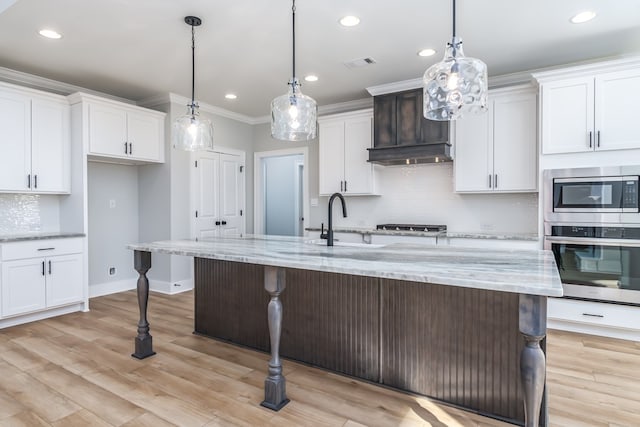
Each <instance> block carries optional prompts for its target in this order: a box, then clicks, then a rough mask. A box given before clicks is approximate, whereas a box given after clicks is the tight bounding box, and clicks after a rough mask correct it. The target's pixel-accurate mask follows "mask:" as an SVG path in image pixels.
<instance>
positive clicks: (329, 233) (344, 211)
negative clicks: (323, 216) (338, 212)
mask: <svg viewBox="0 0 640 427" xmlns="http://www.w3.org/2000/svg"><path fill="white" fill-rule="evenodd" d="M336 197H337V198H339V199H340V203H341V204H342V216H343V217H345V218H346V217H347V204H346V202H345V201H344V197H343V196H342V194H340V193H333V194H332V195H331V197H329V225H328V227H327V246H333V201H334V200H335V199H336Z"/></svg>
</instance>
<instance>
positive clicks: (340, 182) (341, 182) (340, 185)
mask: <svg viewBox="0 0 640 427" xmlns="http://www.w3.org/2000/svg"><path fill="white" fill-rule="evenodd" d="M340 191H344V190H343V189H342V181H340Z"/></svg>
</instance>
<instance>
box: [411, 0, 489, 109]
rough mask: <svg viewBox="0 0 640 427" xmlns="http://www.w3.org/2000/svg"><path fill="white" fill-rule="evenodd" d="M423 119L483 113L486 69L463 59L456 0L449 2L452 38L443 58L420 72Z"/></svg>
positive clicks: (485, 97) (469, 59) (481, 63)
mask: <svg viewBox="0 0 640 427" xmlns="http://www.w3.org/2000/svg"><path fill="white" fill-rule="evenodd" d="M423 81H424V97H423V99H424V117H425V118H427V119H430V120H440V121H444V120H455V119H457V118H460V117H462V115H463V114H464V113H466V112H471V113H480V112H485V111H487V92H488V89H487V66H486V64H485V63H484V62H482V61H481V60H479V59H476V58H469V57H466V56H464V53H463V51H462V39H460V38H459V37H457V36H456V0H453V37H452V38H451V43H447V48H446V50H445V54H444V58H443V60H442V61H441V62H438V63H437V64H434V65H432V66H431V67H429V69H428V70H427V71H426V72H425V73H424V78H423Z"/></svg>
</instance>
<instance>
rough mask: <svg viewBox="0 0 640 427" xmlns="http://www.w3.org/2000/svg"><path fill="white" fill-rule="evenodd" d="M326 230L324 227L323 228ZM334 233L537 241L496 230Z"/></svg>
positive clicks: (347, 230) (358, 230)
mask: <svg viewBox="0 0 640 427" xmlns="http://www.w3.org/2000/svg"><path fill="white" fill-rule="evenodd" d="M305 230H307V231H320V228H319V227H308V228H305ZM325 230H326V229H325ZM333 232H334V233H357V234H363V235H371V234H377V235H386V236H413V237H448V238H452V239H462V238H463V239H495V240H526V241H538V240H539V239H538V235H537V234H535V233H498V232H495V233H494V232H463V231H449V230H447V231H407V230H376V229H372V228H359V227H334V228H333Z"/></svg>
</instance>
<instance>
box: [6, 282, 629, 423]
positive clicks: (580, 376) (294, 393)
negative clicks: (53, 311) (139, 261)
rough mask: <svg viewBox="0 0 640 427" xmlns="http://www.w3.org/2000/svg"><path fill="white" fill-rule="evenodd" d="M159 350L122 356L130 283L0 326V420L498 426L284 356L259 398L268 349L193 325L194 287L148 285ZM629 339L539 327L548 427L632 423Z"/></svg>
mask: <svg viewBox="0 0 640 427" xmlns="http://www.w3.org/2000/svg"><path fill="white" fill-rule="evenodd" d="M149 307H150V308H149V321H150V323H151V333H152V335H153V339H154V347H155V349H156V351H157V352H158V354H157V355H156V356H154V357H152V358H149V359H146V360H143V361H140V360H136V359H133V358H132V357H131V356H130V353H131V351H132V349H133V337H134V335H135V325H136V323H137V320H138V314H137V313H138V306H137V302H136V296H135V293H134V292H125V293H120V294H115V295H109V296H105V297H100V298H95V299H92V300H91V311H90V312H88V313H74V314H70V315H66V316H61V317H57V318H54V319H48V320H44V321H40V322H34V323H30V324H26V325H21V326H16V327H13V328H7V329H2V330H0V426H29V427H31V426H56V427H63V426H74V427H75V426H83V427H84V426H124V427H134V426H138V427H143V426H153V427H163V426H174V425H178V426H207V427H211V426H235V425H238V426H344V427H359V426H434V427H443V426H452V427H461V426H465V427H466V426H482V427H499V426H507V425H508V424H505V423H501V422H499V421H496V420H492V419H488V418H484V417H480V416H477V415H474V414H470V413H467V412H464V411H460V410H457V409H455V408H451V407H449V406H446V405H443V404H439V403H437V402H433V401H431V400H429V399H428V398H425V397H421V396H415V395H410V394H405V393H401V392H397V391H393V390H389V389H385V388H381V387H377V386H375V385H372V384H368V383H365V382H361V381H357V380H354V379H351V378H346V377H343V376H340V375H335V374H332V373H329V372H325V371H322V370H319V369H315V368H311V367H308V366H305V365H302V364H297V363H293V362H290V361H286V360H285V361H284V371H285V375H286V377H287V392H288V395H289V397H290V398H291V403H290V404H289V405H287V406H286V407H285V408H284V409H283V410H281V411H280V412H277V413H276V412H272V411H270V410H268V409H265V408H262V407H261V406H259V403H260V401H261V400H262V398H263V389H262V386H263V381H264V378H265V375H266V367H267V363H266V362H267V360H268V356H267V355H266V354H263V353H258V352H255V351H251V350H247V349H243V348H239V347H236V346H233V345H229V344H225V343H221V342H218V341H215V340H211V339H207V338H203V337H199V336H195V335H192V333H191V332H192V330H193V294H192V293H191V292H189V293H184V294H180V295H174V296H166V295H158V294H152V295H151V297H150V304H149ZM639 367H640V343H638V342H630V341H621V340H614V339H605V338H600V337H593V336H588V335H580V334H574V333H567V332H558V331H550V333H549V338H548V389H549V406H550V422H551V425H552V426H554V427H571V426H598V427H599V426H608V427H620V426H629V427H631V426H640V369H638V368H639Z"/></svg>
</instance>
